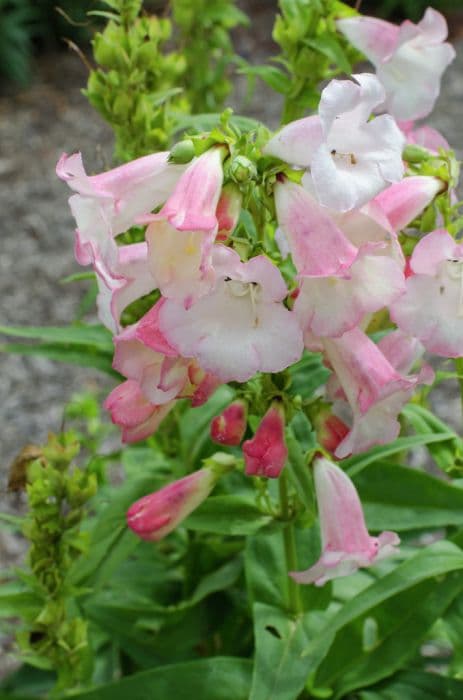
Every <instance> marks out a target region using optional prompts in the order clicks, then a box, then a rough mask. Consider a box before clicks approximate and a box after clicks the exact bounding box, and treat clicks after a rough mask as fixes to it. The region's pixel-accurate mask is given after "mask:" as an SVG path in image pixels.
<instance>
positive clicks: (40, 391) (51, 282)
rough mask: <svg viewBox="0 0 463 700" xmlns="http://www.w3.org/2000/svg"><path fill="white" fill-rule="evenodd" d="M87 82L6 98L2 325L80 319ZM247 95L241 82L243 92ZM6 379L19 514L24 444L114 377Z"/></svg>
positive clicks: (263, 37) (76, 65) (6, 546)
mask: <svg viewBox="0 0 463 700" xmlns="http://www.w3.org/2000/svg"><path fill="white" fill-rule="evenodd" d="M251 5H252V3H251ZM254 14H255V22H254V26H253V33H252V34H251V33H248V34H244V33H242V34H240V36H239V37H238V43H239V50H240V52H241V53H242V54H243V55H244V56H245V57H246V58H248V59H249V60H252V61H254V62H260V61H262V60H263V57H264V55H265V54H266V53H268V52H269V50H271V45H272V42H271V40H270V39H269V37H270V35H271V34H270V28H271V23H272V15H273V11H272V7H271V6H270V7H269V4H267V5H265V4H264V3H261V2H259V3H258V6H255V7H254ZM456 48H457V52H458V56H457V59H456V61H455V62H454V63H453V65H452V66H451V68H450V69H449V70H448V71H447V73H446V76H445V80H444V83H443V88H442V95H441V98H440V101H439V103H438V106H437V107H436V110H435V112H434V113H433V115H432V117H431V118H430V119H429V123H430V124H431V125H433V126H435V127H437V128H438V129H440V130H441V131H442V132H443V133H444V134H445V135H446V137H447V138H448V140H449V141H450V143H451V144H452V145H454V146H455V148H456V150H457V152H458V153H459V155H460V157H461V156H462V154H463V151H462V149H463V120H462V119H461V108H462V104H463V101H462V100H463V41H462V40H458V41H456ZM85 81H86V69H85V67H84V66H83V65H82V64H81V62H80V60H79V59H78V57H77V56H75V55H74V54H59V55H56V56H49V57H46V58H44V59H42V60H41V61H40V62H39V64H38V66H37V78H36V80H35V81H34V83H33V85H32V87H31V88H29V89H28V90H27V91H24V92H18V93H15V94H9V95H7V94H3V95H2V94H1V93H0V210H1V211H2V212H3V216H2V220H1V223H0V226H1V229H2V230H1V237H0V241H1V243H0V250H1V256H0V272H1V274H0V295H1V298H2V302H3V303H2V313H1V315H0V324H5V325H41V324H50V325H62V324H66V323H68V322H69V321H70V320H72V319H73V318H74V317H75V315H76V311H77V308H78V305H79V300H80V299H81V296H82V286H80V285H79V284H78V283H76V284H71V285H63V284H62V283H60V280H61V279H62V278H63V277H65V276H67V275H69V274H71V273H73V272H76V271H78V269H79V268H78V266H77V264H76V263H75V261H74V258H73V251H72V247H73V234H72V231H73V220H72V218H71V215H70V213H69V210H68V206H67V198H68V191H67V188H66V186H65V185H64V184H63V183H61V182H60V181H59V180H58V179H57V178H56V176H55V172H54V169H55V164H56V161H57V159H58V157H59V155H60V154H61V153H62V152H63V151H66V152H68V153H70V152H73V151H76V150H81V151H82V153H83V156H84V162H85V164H86V167H87V170H88V172H97V171H101V170H103V169H105V168H106V167H108V164H109V163H110V162H111V152H112V137H111V132H110V130H109V128H108V127H107V126H106V125H105V124H104V123H103V122H102V121H101V120H100V118H99V116H98V115H97V114H96V113H95V112H94V111H93V109H92V108H91V107H90V106H89V105H88V103H87V102H86V100H85V98H84V97H83V96H82V94H81V92H80V90H81V88H82V87H83V86H84V84H85ZM244 92H245V89H244V85H243V81H241V82H240V83H239V85H238V91H237V93H238V95H241V96H242V95H244ZM238 111H239V107H238ZM246 112H247V113H248V114H250V115H251V116H258V117H259V118H261V119H263V120H264V121H266V122H267V123H268V124H269V125H271V126H275V125H276V123H277V118H278V113H279V102H278V100H277V99H275V97H274V96H273V95H271V93H270V92H268V91H266V89H265V87H262V86H260V87H259V90H258V93H257V95H256V96H255V99H254V101H253V104H252V105H248V106H247V107H246ZM0 377H1V379H0V445H1V447H0V474H2V473H3V475H4V477H3V481H2V482H1V486H0V510H9V511H13V512H14V511H15V510H16V509H17V508H18V507H20V505H21V499H20V498H19V499H18V497H17V496H15V495H11V494H6V493H5V485H4V481H5V475H6V473H7V469H8V465H9V463H10V462H11V460H12V459H13V457H14V456H15V454H17V452H18V451H19V450H20V449H21V447H22V446H23V445H24V444H25V443H31V442H41V441H44V440H45V439H46V435H47V432H48V431H49V430H52V431H57V430H59V428H60V425H61V420H62V409H63V405H64V404H65V402H66V401H67V400H68V399H69V397H70V396H71V395H72V394H73V393H74V392H76V391H79V390H82V389H83V388H85V387H92V388H94V389H100V390H101V391H102V392H104V391H107V390H108V388H109V387H110V386H111V380H110V379H108V378H106V377H105V376H103V375H101V374H99V373H96V372H93V371H89V370H86V369H81V368H77V367H73V366H65V365H60V364H58V363H54V362H51V361H48V360H45V359H40V358H33V357H20V356H14V355H5V354H0ZM435 400H436V406H437V410H438V412H439V414H440V415H441V416H442V417H443V418H445V419H450V420H451V421H452V422H453V423H454V424H455V425H457V426H460V425H461V412H460V406H459V402H458V399H457V392H456V390H455V389H454V388H452V387H450V388H449V387H447V388H445V389H443V390H439V391H438V392H436V399H435ZM2 494H3V495H2ZM22 551H23V548H22V543H21V542H20V541H19V540H18V539H17V538H16V537H14V536H12V535H11V534H9V533H8V532H3V533H2V532H0V564H3V565H5V566H8V565H10V564H13V563H15V562H17V561H18V558H19V557H20V556H21V552H22ZM3 669H5V666H4V665H3ZM1 670H2V667H1V666H0V674H1Z"/></svg>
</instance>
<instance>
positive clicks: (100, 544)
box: [69, 475, 164, 588]
mask: <svg viewBox="0 0 463 700" xmlns="http://www.w3.org/2000/svg"><path fill="white" fill-rule="evenodd" d="M163 483H164V480H163V479H161V478H160V477H159V476H157V477H156V476H155V475H151V476H145V477H144V478H139V479H130V480H127V481H125V482H124V483H123V484H122V485H121V486H119V487H118V488H117V489H114V488H113V489H107V490H106V491H105V490H103V489H102V490H100V492H99V494H98V498H97V500H96V501H95V505H96V504H97V505H98V515H97V517H96V518H94V519H93V520H92V521H90V522H89V523H88V524H89V527H90V546H89V551H88V553H87V554H86V556H85V558H84V559H83V560H82V559H78V560H77V561H76V563H75V564H74V566H73V568H72V569H71V572H70V574H69V575H70V579H71V580H72V582H73V583H74V584H75V585H77V584H78V585H81V586H84V585H85V586H89V585H90V586H93V587H96V588H97V587H100V586H102V585H103V584H104V583H105V582H106V581H108V580H110V578H111V575H112V573H113V572H114V570H115V569H116V568H117V567H118V566H119V564H120V563H121V562H123V561H125V559H126V558H127V557H128V556H129V554H130V553H131V552H133V551H134V550H135V548H136V547H137V546H138V545H139V543H140V540H139V539H138V538H137V537H136V536H135V535H134V534H133V532H131V531H130V530H128V529H127V524H126V520H125V514H126V512H127V509H128V507H129V506H130V505H131V504H132V503H133V502H134V501H136V500H137V499H138V498H140V497H141V496H145V495H146V494H147V493H151V492H152V491H155V490H156V489H157V488H159V487H160V486H161V485H162V484H163Z"/></svg>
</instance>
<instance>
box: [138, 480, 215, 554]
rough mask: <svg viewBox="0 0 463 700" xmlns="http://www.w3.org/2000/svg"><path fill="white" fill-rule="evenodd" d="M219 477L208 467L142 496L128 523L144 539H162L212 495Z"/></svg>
mask: <svg viewBox="0 0 463 700" xmlns="http://www.w3.org/2000/svg"><path fill="white" fill-rule="evenodd" d="M217 479H218V474H217V471H216V470H213V469H208V468H207V467H206V468H204V469H199V470H198V471H196V472H193V474H189V475H188V476H185V477H183V479H179V480H178V481H174V482H173V483H172V484H168V485H167V486H164V488H162V489H160V490H159V491H155V492H154V493H150V494H149V495H148V496H144V497H143V498H140V500H138V501H136V502H135V503H133V504H132V505H131V506H130V508H129V510H128V511H127V525H128V526H129V527H130V529H131V530H133V532H135V534H136V535H138V536H139V537H141V538H142V540H150V541H154V542H156V541H158V540H160V539H162V538H163V537H165V536H166V535H168V534H169V532H172V530H175V528H176V527H177V525H179V523H181V522H182V520H184V519H185V518H186V517H187V516H188V515H190V513H191V512H192V511H193V510H195V508H197V507H198V506H199V505H200V503H202V502H203V501H204V500H205V499H206V498H207V497H208V496H209V494H210V492H211V491H212V489H213V488H214V486H215V484H216V482H217Z"/></svg>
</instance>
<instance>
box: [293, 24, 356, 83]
mask: <svg viewBox="0 0 463 700" xmlns="http://www.w3.org/2000/svg"><path fill="white" fill-rule="evenodd" d="M304 44H306V45H307V46H310V48H311V49H315V50H316V51H318V52H319V53H321V54H323V55H324V56H326V57H327V58H329V60H330V61H331V62H332V63H334V64H335V65H336V66H337V67H338V68H339V69H340V70H341V71H343V72H344V73H347V74H348V75H350V74H351V73H352V66H351V63H350V61H349V59H348V58H347V56H346V54H345V52H344V50H343V48H342V46H341V44H340V43H339V41H337V40H336V39H335V38H334V37H332V36H329V35H327V34H325V35H324V36H320V37H315V38H314V39H306V40H305V41H304Z"/></svg>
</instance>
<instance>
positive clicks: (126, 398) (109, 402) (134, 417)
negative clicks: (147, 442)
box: [103, 379, 175, 443]
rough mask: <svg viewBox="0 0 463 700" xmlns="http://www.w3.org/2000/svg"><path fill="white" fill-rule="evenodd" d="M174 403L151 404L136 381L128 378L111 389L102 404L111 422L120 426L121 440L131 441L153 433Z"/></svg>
mask: <svg viewBox="0 0 463 700" xmlns="http://www.w3.org/2000/svg"><path fill="white" fill-rule="evenodd" d="M174 404H175V401H174V400H173V401H168V402H167V403H164V404H162V405H156V404H152V403H151V402H150V401H148V399H147V398H146V396H145V395H144V393H143V392H142V390H141V389H140V386H139V384H138V382H136V381H135V380H133V379H128V380H127V381H126V382H123V383H122V384H119V385H118V386H117V387H116V388H115V389H113V390H112V392H111V393H110V394H109V396H107V398H106V400H105V401H104V403H103V406H104V408H106V410H108V411H109V413H110V414H111V420H112V422H113V423H115V424H116V425H118V426H119V427H120V428H121V430H122V442H126V443H131V442H138V441H139V440H144V439H145V438H147V437H149V436H150V435H152V434H153V433H155V432H156V430H157V429H158V427H159V425H160V423H161V422H162V421H163V420H164V418H165V417H166V416H167V414H168V413H169V411H170V410H171V409H172V408H173V407H174Z"/></svg>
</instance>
